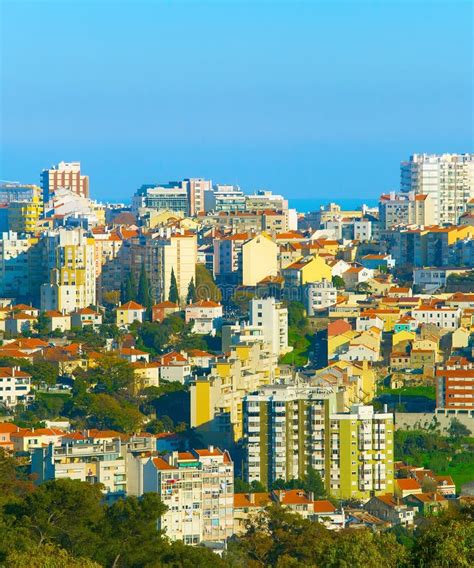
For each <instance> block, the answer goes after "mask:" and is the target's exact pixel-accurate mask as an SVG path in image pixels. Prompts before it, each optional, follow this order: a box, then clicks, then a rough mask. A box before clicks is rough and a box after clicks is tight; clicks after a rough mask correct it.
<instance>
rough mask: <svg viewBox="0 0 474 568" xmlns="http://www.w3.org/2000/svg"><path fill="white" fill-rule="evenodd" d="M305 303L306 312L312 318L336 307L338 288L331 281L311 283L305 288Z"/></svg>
mask: <svg viewBox="0 0 474 568" xmlns="http://www.w3.org/2000/svg"><path fill="white" fill-rule="evenodd" d="M304 301H305V308H306V312H307V314H308V316H310V317H312V316H314V315H317V314H318V313H320V312H322V311H324V310H327V309H328V308H330V307H331V306H335V305H336V303H337V288H336V287H335V286H334V284H333V283H332V281H331V280H326V279H323V280H321V281H320V282H309V283H308V284H306V286H305V292H304Z"/></svg>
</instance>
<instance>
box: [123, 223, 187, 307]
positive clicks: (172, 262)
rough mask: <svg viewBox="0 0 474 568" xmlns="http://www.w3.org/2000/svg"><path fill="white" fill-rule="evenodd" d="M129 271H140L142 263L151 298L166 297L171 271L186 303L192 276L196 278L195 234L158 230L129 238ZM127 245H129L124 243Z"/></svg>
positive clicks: (160, 299)
mask: <svg viewBox="0 0 474 568" xmlns="http://www.w3.org/2000/svg"><path fill="white" fill-rule="evenodd" d="M129 245H130V251H129V255H130V256H129V258H130V270H133V271H134V273H135V274H140V270H141V268H142V266H143V265H144V266H145V270H146V273H147V276H148V280H149V282H150V285H151V291H152V296H153V300H155V301H158V302H162V301H165V300H168V297H169V292H170V286H171V273H174V276H175V278H176V283H177V286H178V294H179V297H180V299H181V302H185V300H186V295H187V293H188V287H189V283H190V282H191V279H193V280H194V281H196V263H197V239H196V235H195V234H194V233H187V232H184V231H179V232H172V231H171V230H169V229H168V230H160V231H158V232H156V233H153V234H150V235H142V236H136V237H133V238H132V239H131V240H130V243H129ZM127 246H128V245H127Z"/></svg>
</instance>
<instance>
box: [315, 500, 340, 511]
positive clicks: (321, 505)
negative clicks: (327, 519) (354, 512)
mask: <svg viewBox="0 0 474 568" xmlns="http://www.w3.org/2000/svg"><path fill="white" fill-rule="evenodd" d="M313 507H314V512H315V513H334V512H335V511H336V507H335V506H334V505H333V504H332V503H331V501H328V500H327V499H320V500H319V501H315V502H314V503H313Z"/></svg>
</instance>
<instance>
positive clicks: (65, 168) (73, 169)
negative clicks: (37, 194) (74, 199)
mask: <svg viewBox="0 0 474 568" xmlns="http://www.w3.org/2000/svg"><path fill="white" fill-rule="evenodd" d="M41 188H42V190H43V199H44V201H45V202H47V201H49V199H50V198H51V197H52V195H53V194H54V192H55V191H56V190H57V189H60V188H67V189H70V190H71V191H72V192H73V193H76V194H77V195H80V196H82V197H89V176H85V175H82V174H81V163H80V162H59V164H57V165H55V166H52V167H51V168H49V169H45V170H43V171H42V173H41Z"/></svg>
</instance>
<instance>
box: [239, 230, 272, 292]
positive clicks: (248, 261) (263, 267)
mask: <svg viewBox="0 0 474 568" xmlns="http://www.w3.org/2000/svg"><path fill="white" fill-rule="evenodd" d="M277 274H278V245H277V244H276V243H275V242H274V241H273V240H272V239H271V238H270V237H269V236H268V235H266V234H265V233H262V234H260V235H258V236H256V237H254V238H253V239H250V240H248V241H247V242H245V243H244V244H243V245H242V284H243V285H244V286H256V285H257V284H258V282H260V281H261V280H263V279H264V278H266V277H267V276H277Z"/></svg>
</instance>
